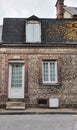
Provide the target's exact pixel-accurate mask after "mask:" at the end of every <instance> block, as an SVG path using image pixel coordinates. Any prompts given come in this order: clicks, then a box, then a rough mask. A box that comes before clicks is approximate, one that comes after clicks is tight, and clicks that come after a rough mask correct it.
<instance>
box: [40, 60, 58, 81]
mask: <svg viewBox="0 0 77 130" xmlns="http://www.w3.org/2000/svg"><path fill="white" fill-rule="evenodd" d="M42 69H43V83H57V61H43V67H42Z"/></svg>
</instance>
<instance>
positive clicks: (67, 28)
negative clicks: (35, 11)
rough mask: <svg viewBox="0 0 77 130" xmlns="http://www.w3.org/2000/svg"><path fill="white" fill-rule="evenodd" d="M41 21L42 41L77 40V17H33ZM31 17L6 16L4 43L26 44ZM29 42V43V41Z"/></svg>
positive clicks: (63, 41) (60, 41) (62, 41)
mask: <svg viewBox="0 0 77 130" xmlns="http://www.w3.org/2000/svg"><path fill="white" fill-rule="evenodd" d="M32 18H33V19H34V20H36V19H37V20H40V22H41V44H42V43H45V44H47V43H49V44H52V43H55V42H56V43H70V42H77V19H48V18H41V19H40V18H39V19H38V18H37V17H34V16H33V17H32ZM27 20H31V17H30V19H29V18H5V19H4V22H3V34H2V40H3V43H11V44H19V43H25V44H26V31H25V30H26V22H27ZM28 44H29V43H28Z"/></svg>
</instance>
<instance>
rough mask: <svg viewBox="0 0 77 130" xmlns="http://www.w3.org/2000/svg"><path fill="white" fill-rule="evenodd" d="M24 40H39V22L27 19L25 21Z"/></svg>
mask: <svg viewBox="0 0 77 130" xmlns="http://www.w3.org/2000/svg"><path fill="white" fill-rule="evenodd" d="M26 42H31V43H32V42H37V43H38V42H41V23H40V21H36V20H29V21H27V23H26Z"/></svg>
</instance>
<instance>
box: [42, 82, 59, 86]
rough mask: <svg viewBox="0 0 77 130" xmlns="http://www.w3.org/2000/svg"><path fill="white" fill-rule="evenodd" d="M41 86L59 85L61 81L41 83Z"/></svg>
mask: <svg viewBox="0 0 77 130" xmlns="http://www.w3.org/2000/svg"><path fill="white" fill-rule="evenodd" d="M42 85H43V86H59V85H61V83H42Z"/></svg>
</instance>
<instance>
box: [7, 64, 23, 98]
mask: <svg viewBox="0 0 77 130" xmlns="http://www.w3.org/2000/svg"><path fill="white" fill-rule="evenodd" d="M8 97H9V98H24V65H23V64H20V63H13V64H10V65H9V90H8Z"/></svg>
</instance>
